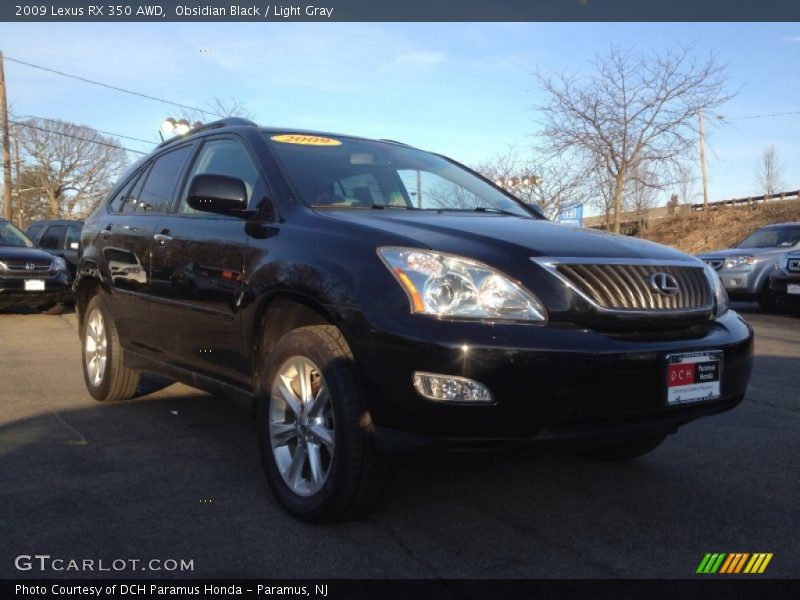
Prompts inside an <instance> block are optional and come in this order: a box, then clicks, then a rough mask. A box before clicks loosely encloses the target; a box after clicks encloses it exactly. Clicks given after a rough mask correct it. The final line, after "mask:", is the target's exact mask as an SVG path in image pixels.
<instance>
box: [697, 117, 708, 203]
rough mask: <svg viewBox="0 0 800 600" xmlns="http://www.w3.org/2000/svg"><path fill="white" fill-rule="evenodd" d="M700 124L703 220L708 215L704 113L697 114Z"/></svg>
mask: <svg viewBox="0 0 800 600" xmlns="http://www.w3.org/2000/svg"><path fill="white" fill-rule="evenodd" d="M697 120H698V121H699V122H700V172H701V173H702V174H703V218H705V217H706V216H707V214H708V174H707V173H706V144H705V136H704V135H703V111H702V110H701V111H700V112H699V113H697Z"/></svg>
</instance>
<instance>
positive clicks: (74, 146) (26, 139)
mask: <svg viewBox="0 0 800 600" xmlns="http://www.w3.org/2000/svg"><path fill="white" fill-rule="evenodd" d="M19 137H20V140H19V142H20V150H21V152H22V160H23V161H24V163H23V170H24V173H25V176H24V178H23V177H21V179H23V181H22V182H21V183H22V184H23V185H26V186H27V188H29V191H31V192H35V197H36V198H43V199H45V200H46V203H47V209H48V210H49V214H48V215H46V216H49V217H51V218H59V217H78V216H85V215H87V214H89V213H90V212H91V211H92V210H94V208H95V207H96V206H97V204H98V203H99V202H100V200H101V199H102V198H103V196H104V195H105V194H106V193H107V192H108V190H109V189H110V188H111V186H112V185H113V184H114V182H115V181H116V179H117V178H118V177H119V175H120V173H121V172H122V170H123V169H124V168H125V166H126V164H127V162H128V159H127V153H126V152H125V150H123V149H122V148H121V147H120V144H119V141H118V140H116V139H115V138H112V137H108V136H104V135H101V134H99V133H97V132H96V131H95V130H93V129H90V128H89V127H84V126H82V125H76V124H75V123H69V122H66V121H58V120H52V119H46V120H45V119H28V120H26V121H23V122H21V123H20V125H19ZM22 199H23V201H24V199H25V197H24V196H23V198H22ZM26 212H28V210H27V207H26ZM42 216H45V215H42Z"/></svg>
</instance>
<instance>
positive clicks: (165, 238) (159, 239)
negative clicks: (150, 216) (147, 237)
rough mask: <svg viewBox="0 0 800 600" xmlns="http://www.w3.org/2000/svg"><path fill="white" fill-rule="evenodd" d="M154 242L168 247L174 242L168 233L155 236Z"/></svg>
mask: <svg viewBox="0 0 800 600" xmlns="http://www.w3.org/2000/svg"><path fill="white" fill-rule="evenodd" d="M153 241H154V242H155V243H156V244H158V245H159V246H166V245H167V244H169V243H170V242H171V241H172V236H171V235H167V234H166V233H157V234H155V235H154V236H153Z"/></svg>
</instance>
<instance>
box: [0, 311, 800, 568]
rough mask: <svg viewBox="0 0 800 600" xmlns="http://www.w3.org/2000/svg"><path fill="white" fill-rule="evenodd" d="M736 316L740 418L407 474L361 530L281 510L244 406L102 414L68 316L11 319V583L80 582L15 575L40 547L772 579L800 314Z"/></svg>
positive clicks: (4, 415) (196, 400)
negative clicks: (659, 436)
mask: <svg viewBox="0 0 800 600" xmlns="http://www.w3.org/2000/svg"><path fill="white" fill-rule="evenodd" d="M739 308H740V309H741V312H742V313H743V315H744V316H745V318H746V319H748V320H749V321H750V322H751V323H752V325H753V326H754V328H755V330H756V354H757V356H756V359H755V366H754V372H753V378H752V381H751V385H750V388H749V394H748V397H747V399H746V400H745V402H744V403H743V404H742V405H741V406H740V407H738V408H737V409H735V410H734V411H731V412H729V413H726V414H723V415H719V416H716V417H711V418H708V419H705V420H701V421H698V422H695V423H693V424H690V425H689V426H687V427H685V428H684V429H682V430H681V431H680V432H679V433H678V434H677V435H675V436H671V437H670V438H669V439H668V440H667V442H665V443H664V444H663V445H662V446H661V447H660V448H659V449H658V450H656V451H655V452H653V453H652V454H650V455H648V456H646V457H644V458H641V459H638V460H635V461H632V462H630V463H627V464H607V463H597V462H593V461H591V460H588V459H584V458H579V457H574V456H557V455H546V456H536V455H531V454H523V455H520V456H515V457H511V458H507V459H504V460H501V461H499V462H497V463H496V464H493V465H489V464H486V462H483V461H478V463H475V462H474V461H473V462H470V461H467V460H465V459H463V458H462V459H460V460H455V459H453V460H444V459H441V458H440V459H437V460H435V461H432V462H431V464H420V463H419V462H415V463H407V464H403V465H401V466H400V467H399V468H398V469H397V473H396V475H395V477H394V479H393V481H392V483H391V484H390V485H389V487H388V489H387V491H386V494H385V496H384V498H383V500H382V501H381V503H380V504H379V506H378V507H377V509H376V510H375V511H374V512H373V514H372V515H371V516H370V517H369V518H368V519H367V520H363V521H356V522H350V523H346V524H341V525H334V526H325V527H318V526H311V525H306V524H302V523H299V522H297V521H295V520H293V519H291V518H290V517H288V516H287V515H286V514H285V513H284V512H282V510H281V509H280V507H279V506H278V504H277V502H276V501H275V500H274V499H273V498H272V496H271V494H270V492H269V489H268V488H267V485H266V482H265V480H264V478H263V476H262V473H261V467H260V463H259V457H258V449H257V446H256V442H255V439H256V435H255V424H254V421H253V420H252V419H251V418H250V417H249V416H248V415H247V414H245V413H244V412H242V411H241V410H240V409H238V408H236V407H235V406H234V405H233V404H231V403H229V402H228V401H226V400H224V399H221V398H216V397H213V396H210V395H208V394H205V393H203V392H199V391H196V390H193V389H191V388H188V387H185V386H182V385H172V386H169V387H167V388H165V389H162V390H159V391H156V392H154V393H151V394H149V395H145V396H142V397H140V398H138V399H135V400H133V401H130V402H128V403H123V404H118V405H101V404H98V403H96V402H94V401H93V400H92V399H91V398H90V397H89V395H88V394H87V393H86V392H85V390H84V384H83V379H82V375H81V365H80V349H79V343H78V338H77V334H76V319H75V315H74V314H65V315H63V316H60V317H55V316H46V315H39V314H30V313H16V314H0V457H2V458H0V482H2V483H1V484H0V524H2V532H3V534H2V536H1V537H0V539H2V542H0V548H2V552H1V553H0V576H2V577H30V576H42V575H44V576H59V575H61V576H63V575H66V573H56V572H46V573H38V572H36V571H27V572H21V571H18V570H16V569H15V566H14V558H15V557H16V556H18V555H20V554H34V553H39V554H49V555H51V556H53V557H61V558H64V559H72V558H74V559H78V560H81V559H84V558H89V559H95V560H97V559H103V560H104V561H108V562H110V561H112V560H114V559H119V558H123V559H143V560H150V559H178V560H180V559H191V560H193V565H194V571H193V572H192V573H183V574H181V573H175V572H171V573H153V572H148V573H142V574H141V576H145V577H153V576H165V575H168V576H170V575H171V576H181V575H184V576H195V577H201V578H206V577H259V578H265V577H270V578H279V577H318V578H329V577H336V578H344V577H422V578H431V577H691V576H694V573H695V569H696V568H697V566H698V564H699V563H700V561H701V559H702V558H703V556H704V554H705V553H706V552H772V553H774V558H773V559H772V562H771V563H770V565H769V568H768V569H767V571H766V573H765V575H762V576H761V577H765V576H774V577H796V576H797V574H798V573H799V572H800V541H798V540H800V504H798V498H800V478H799V477H798V474H800V319H798V318H795V317H790V316H781V315H764V314H762V313H760V312H759V311H758V310H757V309H756V308H755V307H754V306H751V305H740V306H739ZM121 574H122V575H138V573H135V572H133V573H132V572H123V573H121ZM83 575H84V576H91V575H92V573H91V572H88V573H84V574H83ZM99 575H104V576H106V575H108V573H102V574H99Z"/></svg>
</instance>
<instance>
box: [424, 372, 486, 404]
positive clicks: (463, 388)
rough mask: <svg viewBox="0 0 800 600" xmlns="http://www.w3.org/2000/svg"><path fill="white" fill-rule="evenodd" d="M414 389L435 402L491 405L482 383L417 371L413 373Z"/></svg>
mask: <svg viewBox="0 0 800 600" xmlns="http://www.w3.org/2000/svg"><path fill="white" fill-rule="evenodd" d="M414 388H415V389H416V390H417V393H418V394H419V395H420V396H422V397H423V398H427V399H428V400H434V401H436V402H455V403H464V404H468V403H469V404H471V403H476V404H478V403H482V404H492V403H493V402H494V399H493V398H492V394H491V393H490V392H489V389H488V388H487V387H486V386H485V385H483V384H482V383H478V382H477V381H473V380H472V379H467V378H466V377H457V376H455V375H439V374H436V373H426V372H424V371H417V372H416V373H414Z"/></svg>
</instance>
